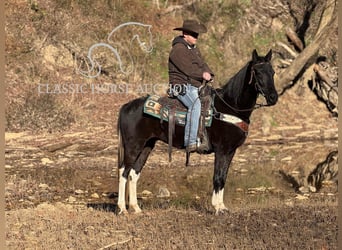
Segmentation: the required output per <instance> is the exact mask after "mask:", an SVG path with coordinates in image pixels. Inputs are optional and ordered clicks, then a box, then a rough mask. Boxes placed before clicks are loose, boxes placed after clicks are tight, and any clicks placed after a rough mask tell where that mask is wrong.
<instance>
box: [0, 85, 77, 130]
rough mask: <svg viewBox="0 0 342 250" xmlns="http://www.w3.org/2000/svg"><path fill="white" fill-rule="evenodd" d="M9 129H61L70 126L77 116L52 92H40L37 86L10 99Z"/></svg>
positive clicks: (7, 119)
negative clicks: (59, 101) (20, 95)
mask: <svg viewBox="0 0 342 250" xmlns="http://www.w3.org/2000/svg"><path fill="white" fill-rule="evenodd" d="M5 117H6V130H7V131H15V132H19V131H25V130H33V131H48V132H52V131H59V130H62V129H65V128H66V127H69V126H70V125H71V124H72V123H73V122H74V121H75V116H74V114H73V112H72V110H70V108H68V107H65V106H63V105H61V104H60V103H58V101H57V100H56V96H55V95H52V94H38V92H37V89H36V88H32V89H30V90H28V91H27V92H24V94H23V96H22V97H21V98H18V99H14V100H12V101H10V102H9V103H8V105H7V107H6V115H5Z"/></svg>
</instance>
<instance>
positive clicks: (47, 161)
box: [40, 158, 53, 165]
mask: <svg viewBox="0 0 342 250" xmlns="http://www.w3.org/2000/svg"><path fill="white" fill-rule="evenodd" d="M40 161H41V163H42V164H43V165H48V164H52V163H53V161H52V160H50V159H49V158H42V159H41V160H40Z"/></svg>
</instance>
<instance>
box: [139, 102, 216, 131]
mask: <svg viewBox="0 0 342 250" xmlns="http://www.w3.org/2000/svg"><path fill="white" fill-rule="evenodd" d="M159 99H160V96H158V95H151V96H149V97H148V98H147V100H146V101H145V103H144V113H145V114H148V115H151V116H153V117H156V118H158V119H162V120H163V121H169V109H170V106H168V105H167V104H166V105H162V104H160V102H159ZM212 112H213V111H212V109H210V110H209V112H208V113H207V115H206V117H205V126H206V127H210V126H211V122H212ZM186 113H187V112H186V111H181V110H175V121H176V124H178V125H182V126H184V125H185V120H186Z"/></svg>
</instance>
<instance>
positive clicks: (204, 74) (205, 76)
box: [202, 72, 211, 81]
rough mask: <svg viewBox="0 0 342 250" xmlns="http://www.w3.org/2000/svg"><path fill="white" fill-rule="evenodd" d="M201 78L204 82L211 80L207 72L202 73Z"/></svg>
mask: <svg viewBox="0 0 342 250" xmlns="http://www.w3.org/2000/svg"><path fill="white" fill-rule="evenodd" d="M202 77H203V79H204V80H206V81H210V80H211V74H210V73H209V72H203V75H202Z"/></svg>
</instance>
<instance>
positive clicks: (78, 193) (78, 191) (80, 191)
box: [75, 189, 84, 195]
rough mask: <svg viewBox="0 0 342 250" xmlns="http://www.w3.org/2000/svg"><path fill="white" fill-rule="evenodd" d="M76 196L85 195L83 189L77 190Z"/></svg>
mask: <svg viewBox="0 0 342 250" xmlns="http://www.w3.org/2000/svg"><path fill="white" fill-rule="evenodd" d="M75 194H77V195H80V194H84V191H83V190H81V189H77V190H75Z"/></svg>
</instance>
